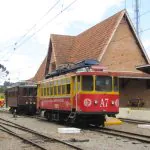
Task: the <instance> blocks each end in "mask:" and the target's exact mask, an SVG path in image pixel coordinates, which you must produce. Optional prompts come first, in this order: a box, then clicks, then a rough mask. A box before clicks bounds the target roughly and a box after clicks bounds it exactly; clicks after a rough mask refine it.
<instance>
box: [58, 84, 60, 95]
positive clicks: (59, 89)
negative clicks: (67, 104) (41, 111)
mask: <svg viewBox="0 0 150 150" xmlns="http://www.w3.org/2000/svg"><path fill="white" fill-rule="evenodd" d="M58 95H61V85H59V86H58Z"/></svg>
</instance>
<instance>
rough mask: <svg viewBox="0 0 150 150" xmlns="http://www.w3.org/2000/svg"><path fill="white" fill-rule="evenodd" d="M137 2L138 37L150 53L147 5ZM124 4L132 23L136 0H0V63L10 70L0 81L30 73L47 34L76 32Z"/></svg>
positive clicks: (41, 56)
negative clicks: (138, 4)
mask: <svg viewBox="0 0 150 150" xmlns="http://www.w3.org/2000/svg"><path fill="white" fill-rule="evenodd" d="M139 3H140V7H139V8H140V38H141V41H142V43H143V45H144V47H145V50H146V52H147V54H148V56H149V57H150V36H149V34H150V21H149V17H150V5H149V1H148V0H139ZM124 8H126V9H127V11H128V13H129V16H130V18H131V20H132V21H133V23H135V14H134V10H135V0H107V1H104V0H13V1H12V0H5V1H3V0H0V19H1V24H0V63H1V64H3V65H4V66H5V67H6V68H7V70H8V71H9V72H10V73H9V75H8V76H7V77H4V75H2V73H1V72H0V84H2V83H3V82H4V81H7V80H8V81H10V82H17V81H21V80H26V79H29V78H31V77H33V76H34V75H35V73H36V71H37V70H38V68H39V66H40V64H41V63H42V61H43V59H44V58H45V56H46V54H47V50H48V45H49V39H50V34H63V35H78V34H79V33H81V32H83V31H85V30H86V29H88V28H90V27H92V26H94V25H95V24H97V23H99V22H101V21H103V20H104V19H106V18H108V17H110V16H112V15H114V14H115V13H117V12H118V11H120V10H122V9H124Z"/></svg>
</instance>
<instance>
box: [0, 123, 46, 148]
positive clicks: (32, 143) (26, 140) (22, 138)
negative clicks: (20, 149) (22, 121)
mask: <svg viewBox="0 0 150 150" xmlns="http://www.w3.org/2000/svg"><path fill="white" fill-rule="evenodd" d="M0 127H1V128H3V129H1V128H0V130H1V131H3V132H6V133H8V134H11V135H13V136H15V137H18V138H20V139H21V140H23V141H25V142H27V143H29V144H31V145H33V146H36V147H38V148H40V149H42V150H47V149H45V148H44V147H42V146H40V145H38V144H36V143H34V142H32V141H30V140H28V139H26V138H24V137H22V136H20V135H18V134H16V133H15V132H12V131H10V130H9V129H7V128H5V127H4V126H2V125H0Z"/></svg>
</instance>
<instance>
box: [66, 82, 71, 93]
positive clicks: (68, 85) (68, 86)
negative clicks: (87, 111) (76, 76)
mask: <svg viewBox="0 0 150 150" xmlns="http://www.w3.org/2000/svg"><path fill="white" fill-rule="evenodd" d="M66 94H70V84H67V91H66Z"/></svg>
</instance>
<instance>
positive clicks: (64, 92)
mask: <svg viewBox="0 0 150 150" xmlns="http://www.w3.org/2000/svg"><path fill="white" fill-rule="evenodd" d="M62 94H63V95H64V94H66V85H62Z"/></svg>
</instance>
